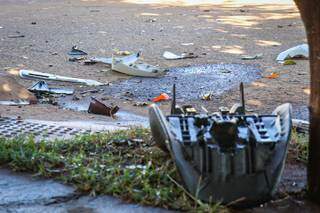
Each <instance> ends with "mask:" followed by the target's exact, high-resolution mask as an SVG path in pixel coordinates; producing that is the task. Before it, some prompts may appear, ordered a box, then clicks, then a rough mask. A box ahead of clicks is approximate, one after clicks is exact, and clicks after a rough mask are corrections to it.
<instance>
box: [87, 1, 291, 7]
mask: <svg viewBox="0 0 320 213" xmlns="http://www.w3.org/2000/svg"><path fill="white" fill-rule="evenodd" d="M86 1H88V0H86ZM122 2H125V3H132V4H158V5H172V6H196V5H216V4H226V5H228V4H232V5H248V4H250V5H257V4H285V5H293V4H294V3H293V1H292V0H123V1H122Z"/></svg>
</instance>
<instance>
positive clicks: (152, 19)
mask: <svg viewBox="0 0 320 213" xmlns="http://www.w3.org/2000/svg"><path fill="white" fill-rule="evenodd" d="M156 21H157V19H155V18H150V19H147V20H146V21H145V22H149V23H153V22H156Z"/></svg>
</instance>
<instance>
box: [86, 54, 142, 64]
mask: <svg viewBox="0 0 320 213" xmlns="http://www.w3.org/2000/svg"><path fill="white" fill-rule="evenodd" d="M140 56H141V52H137V53H133V54H131V55H128V56H124V57H115V60H116V61H120V60H122V61H123V63H125V64H131V63H134V62H136V61H137V60H138V59H139V57H140ZM89 61H90V62H89ZM86 63H87V64H90V63H103V64H108V65H111V64H112V57H111V58H105V57H92V58H90V59H89V60H87V61H85V64H86Z"/></svg>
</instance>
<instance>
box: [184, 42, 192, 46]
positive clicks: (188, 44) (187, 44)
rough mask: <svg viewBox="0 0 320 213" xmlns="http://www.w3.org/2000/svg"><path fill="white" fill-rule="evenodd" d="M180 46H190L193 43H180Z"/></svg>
mask: <svg viewBox="0 0 320 213" xmlns="http://www.w3.org/2000/svg"><path fill="white" fill-rule="evenodd" d="M181 45H182V46H192V45H194V43H181Z"/></svg>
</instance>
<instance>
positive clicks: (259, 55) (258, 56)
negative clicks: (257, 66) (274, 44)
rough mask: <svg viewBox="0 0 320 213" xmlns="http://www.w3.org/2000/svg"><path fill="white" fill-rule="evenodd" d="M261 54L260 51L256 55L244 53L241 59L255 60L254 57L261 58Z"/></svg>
mask: <svg viewBox="0 0 320 213" xmlns="http://www.w3.org/2000/svg"><path fill="white" fill-rule="evenodd" d="M262 56H263V54H262V53H259V54H256V55H244V56H242V57H241V59H242V60H255V59H261V58H262Z"/></svg>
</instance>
